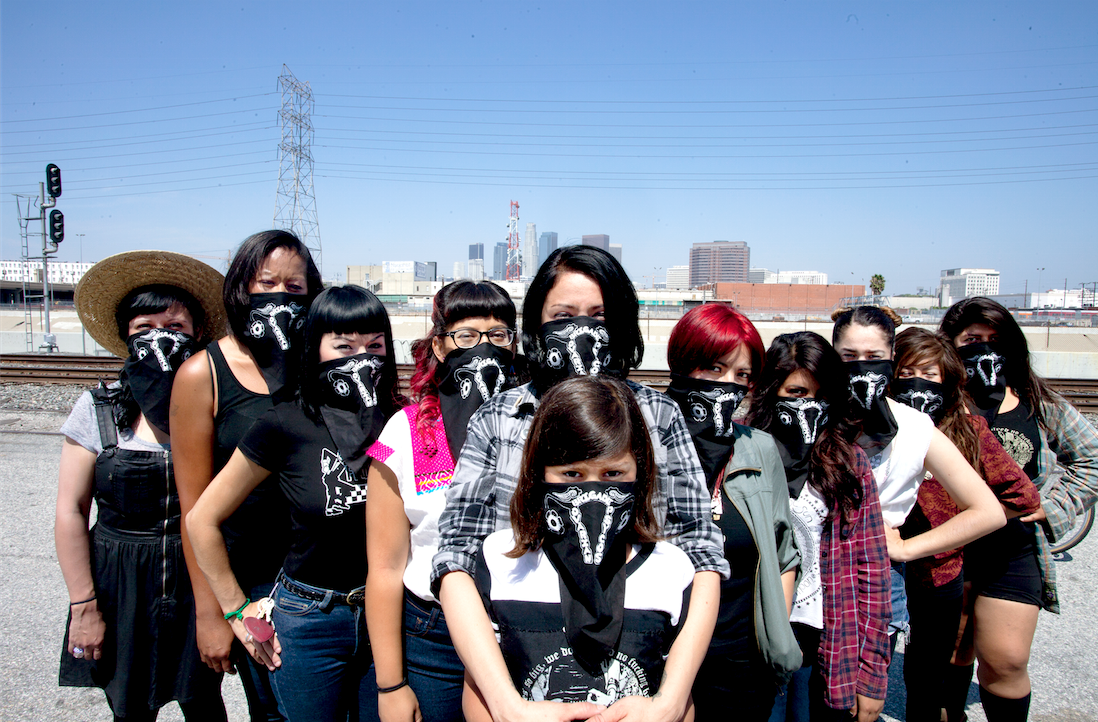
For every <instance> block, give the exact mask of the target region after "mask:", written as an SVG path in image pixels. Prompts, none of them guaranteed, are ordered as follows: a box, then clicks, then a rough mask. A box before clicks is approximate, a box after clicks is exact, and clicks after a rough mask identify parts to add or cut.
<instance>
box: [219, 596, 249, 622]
mask: <svg viewBox="0 0 1098 722" xmlns="http://www.w3.org/2000/svg"><path fill="white" fill-rule="evenodd" d="M251 603H252V600H251V599H248V598H247V597H244V603H243V604H241V605H240V607H239V608H238V609H237V610H235V611H232V612H229V613H228V614H226V615H225V621H226V622H227V621H229V620H230V619H232V618H233V617H236V618H237V619H239V620H240V621H242V622H243V621H244V607H246V606H248V605H249V604H251Z"/></svg>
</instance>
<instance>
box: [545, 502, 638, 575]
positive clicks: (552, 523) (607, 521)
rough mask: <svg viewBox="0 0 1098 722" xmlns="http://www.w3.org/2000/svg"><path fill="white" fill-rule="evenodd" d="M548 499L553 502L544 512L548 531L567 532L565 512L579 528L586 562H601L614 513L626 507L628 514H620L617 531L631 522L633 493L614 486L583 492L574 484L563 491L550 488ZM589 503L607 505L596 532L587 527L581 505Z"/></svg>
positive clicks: (578, 533)
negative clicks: (593, 537)
mask: <svg viewBox="0 0 1098 722" xmlns="http://www.w3.org/2000/svg"><path fill="white" fill-rule="evenodd" d="M546 499H547V500H549V501H550V502H552V503H551V506H550V507H549V508H547V509H546V511H545V525H546V527H548V529H549V531H551V532H553V533H554V534H561V533H562V532H563V531H564V519H563V518H561V513H560V512H562V511H565V512H566V513H567V516H568V520H569V521H570V522H571V523H572V527H573V528H574V529H575V530H576V536H577V537H578V540H579V545H580V553H581V555H582V557H583V563H584V564H593V565H596V566H597V565H599V564H601V563H602V559H603V556H604V555H605V554H606V538H607V534H608V533H609V531H610V529H611V528H612V527H613V526H614V515H615V513H616V512H618V511H619V510H622V509H624V510H625V513H623V514H621V518H620V519H619V520H618V522H617V531H621V530H622V529H624V528H625V526H626V525H627V524H628V523H629V518H630V513H629V508H628V507H629V505H630V504H631V502H632V499H633V496H632V495H631V494H625V493H623V492H621V491H618V490H617V489H614V488H608V489H606V490H605V491H582V490H580V489H578V488H576V487H574V486H573V487H569V488H567V489H565V490H564V491H551V492H549V493H547V494H546ZM587 504H593V505H598V504H601V505H602V506H603V507H604V510H603V513H602V514H601V517H600V518H599V528H598V530H597V531H595V530H593V529H588V528H587V526H586V525H585V524H584V523H583V513H582V511H581V508H582V507H583V506H585V505H587ZM596 516H597V517H598V516H599V515H596ZM593 531H594V533H595V545H594V546H593V547H592V546H591V535H592V532H593Z"/></svg>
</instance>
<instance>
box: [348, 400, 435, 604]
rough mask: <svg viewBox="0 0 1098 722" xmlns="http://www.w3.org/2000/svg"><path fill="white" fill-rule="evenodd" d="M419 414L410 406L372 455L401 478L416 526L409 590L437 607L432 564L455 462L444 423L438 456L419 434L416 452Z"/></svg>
mask: <svg viewBox="0 0 1098 722" xmlns="http://www.w3.org/2000/svg"><path fill="white" fill-rule="evenodd" d="M418 411H419V409H418V407H416V406H406V407H404V408H403V409H401V410H400V411H398V412H397V413H396V414H394V415H393V417H392V418H391V419H389V422H388V423H387V424H385V428H384V429H383V430H382V431H381V435H380V436H379V437H378V439H377V441H376V442H375V443H374V444H373V446H371V447H370V450H369V452H368V453H369V455H370V456H371V457H372V458H373V459H374V460H375V461H380V462H381V463H383V464H385V466H387V467H389V469H390V470H391V471H392V472H393V474H394V475H395V476H396V478H397V482H398V487H397V488H398V489H399V490H400V496H401V499H402V500H403V501H404V513H405V514H407V516H408V522H409V523H410V524H411V529H410V531H409V542H410V544H409V547H408V566H407V567H405V569H404V586H405V587H406V588H407V589H408V591H410V592H411V593H412V594H415V595H416V596H417V597H419V598H420V599H424V600H426V601H429V602H433V601H435V595H434V594H432V593H431V560H432V559H433V558H434V556H435V552H437V551H438V519H439V517H440V516H441V515H442V510H443V508H444V507H445V506H446V493H445V490H446V488H447V487H448V486H450V483H451V481H452V480H453V475H454V461H453V458H452V457H451V456H450V447H449V446H448V445H447V443H446V433H445V430H444V429H443V426H442V421H441V419H440V420H439V422H438V424H437V425H436V426H435V427H434V442H435V452H434V454H432V455H430V456H428V455H427V454H426V453H425V449H424V448H423V446H424V445H423V442H422V440H421V439H420V438H419V434H418V433H417V434H416V439H415V443H414V448H413V440H412V428H413V427H414V425H415V419H416V416H417V414H418ZM417 459H418V460H419V463H420V473H419V475H418V476H417V474H416V468H415V463H416V460H417Z"/></svg>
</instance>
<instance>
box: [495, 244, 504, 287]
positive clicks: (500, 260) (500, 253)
mask: <svg viewBox="0 0 1098 722" xmlns="http://www.w3.org/2000/svg"><path fill="white" fill-rule="evenodd" d="M492 278H493V279H495V280H496V281H502V280H504V279H505V278H507V241H500V242H499V243H497V244H496V250H495V253H494V254H493V255H492Z"/></svg>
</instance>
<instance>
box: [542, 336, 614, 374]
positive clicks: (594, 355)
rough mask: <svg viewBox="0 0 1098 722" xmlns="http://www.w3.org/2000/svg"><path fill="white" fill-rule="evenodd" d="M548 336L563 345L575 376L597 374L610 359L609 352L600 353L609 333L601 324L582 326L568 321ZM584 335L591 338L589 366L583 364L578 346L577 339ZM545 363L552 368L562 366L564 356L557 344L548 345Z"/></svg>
mask: <svg viewBox="0 0 1098 722" xmlns="http://www.w3.org/2000/svg"><path fill="white" fill-rule="evenodd" d="M549 336H551V337H552V338H554V339H556V340H558V341H559V342H560V345H561V346H563V347H564V349H565V352H566V353H567V356H568V359H567V360H568V362H569V363H571V365H572V373H573V374H576V375H577V376H597V375H598V374H599V372H600V371H601V370H602V366H603V364H605V363H607V362H609V360H610V358H609V354H602V348H603V346H605V345H606V344H608V343H610V334H609V332H608V331H607V330H606V328H605V327H603V326H583V325H579V324H574V323H570V324H568V325H567V326H565V327H564V328H562V329H560V330H559V331H553V332H551V333H550V334H549ZM584 336H589V337H590V338H591V339H592V341H591V343H592V346H591V358H590V361H591V366H590V368H588V367H587V366H586V365H585V364H584V361H583V356H582V355H581V354H580V352H579V347H578V341H579V339H581V338H583V337H584ZM545 363H546V365H547V366H549V368H552V369H558V370H559V369H562V368H564V364H565V358H564V354H562V353H561V351H560V347H559V346H556V345H553V346H550V348H549V350H548V352H547V353H546V355H545Z"/></svg>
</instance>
